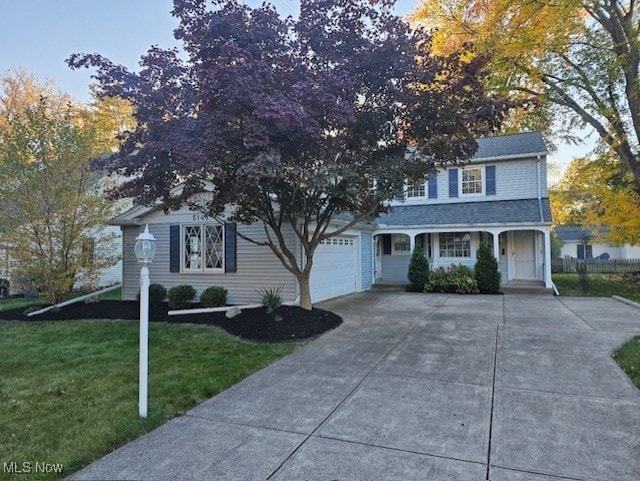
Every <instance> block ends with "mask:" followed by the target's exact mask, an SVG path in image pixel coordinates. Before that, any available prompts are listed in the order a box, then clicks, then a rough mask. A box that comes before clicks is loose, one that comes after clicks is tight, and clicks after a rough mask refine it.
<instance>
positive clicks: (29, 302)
mask: <svg viewBox="0 0 640 481" xmlns="http://www.w3.org/2000/svg"><path fill="white" fill-rule="evenodd" d="M45 302H46V301H44V299H42V298H40V297H30V298H27V299H25V298H23V297H10V298H9V299H0V311H6V310H9V309H17V308H18V307H24V308H25V309H26V308H27V307H29V306H33V305H34V304H44V303H45Z"/></svg>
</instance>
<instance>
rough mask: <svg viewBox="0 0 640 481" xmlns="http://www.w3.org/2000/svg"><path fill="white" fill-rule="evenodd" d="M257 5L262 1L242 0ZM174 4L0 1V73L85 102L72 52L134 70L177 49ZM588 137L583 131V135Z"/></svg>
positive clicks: (401, 0)
mask: <svg viewBox="0 0 640 481" xmlns="http://www.w3.org/2000/svg"><path fill="white" fill-rule="evenodd" d="M244 2H245V3H246V4H248V5H249V6H252V7H255V6H258V5H260V4H261V3H262V1H261V0H244ZM271 3H273V4H274V5H275V6H276V8H277V9H278V11H279V12H280V13H281V14H285V15H294V16H295V15H297V14H298V11H299V0H272V1H271ZM416 4H417V0H398V2H397V3H396V13H397V14H399V15H406V14H408V13H410V12H411V11H412V10H413V9H414V7H415V5H416ZM172 5H173V1H172V0H55V1H54V0H17V1H16V0H2V5H1V6H0V32H1V33H0V38H1V39H2V50H1V51H0V73H4V72H6V71H7V70H9V69H16V68H24V69H25V70H27V71H29V72H30V73H32V74H34V75H35V76H36V77H38V78H39V79H40V81H44V80H53V81H54V82H55V84H56V86H57V87H58V88H59V89H60V90H62V91H65V92H68V93H70V94H71V95H72V96H73V97H75V98H76V99H78V100H81V101H87V100H89V98H90V96H89V84H90V82H91V79H90V75H91V71H90V70H84V69H83V70H76V71H72V70H71V69H69V67H67V65H66V64H65V62H64V61H65V59H66V58H67V57H69V55H71V54H73V53H100V54H102V55H103V56H105V57H106V58H108V59H110V60H111V61H112V62H114V63H116V64H121V65H124V66H126V67H127V68H129V69H130V70H137V68H138V60H139V58H140V56H141V55H143V54H144V53H145V52H146V51H147V49H148V48H149V47H150V46H151V45H158V46H159V47H162V48H170V47H173V46H178V45H179V44H178V42H176V40H175V39H174V38H173V29H174V28H175V27H176V26H177V21H176V20H175V19H174V18H173V17H172V16H171V13H170V12H171V9H172ZM585 134H586V133H585ZM592 143H593V142H590V143H589V144H588V146H579V147H570V146H566V145H563V144H561V143H560V142H558V143H557V145H558V151H557V152H555V153H553V154H552V155H551V156H550V157H549V160H550V161H551V162H555V163H558V164H560V165H566V164H567V163H568V162H569V161H570V160H571V159H572V158H573V157H576V156H580V155H585V154H586V153H587V152H588V151H589V150H591V149H592V148H593V146H592Z"/></svg>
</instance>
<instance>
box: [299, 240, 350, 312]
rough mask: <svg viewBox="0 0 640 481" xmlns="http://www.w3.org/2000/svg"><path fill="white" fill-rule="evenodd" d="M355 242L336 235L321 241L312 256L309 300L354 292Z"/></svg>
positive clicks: (316, 300)
mask: <svg viewBox="0 0 640 481" xmlns="http://www.w3.org/2000/svg"><path fill="white" fill-rule="evenodd" d="M356 253H357V242H356V238H355V237H348V236H338V237H332V238H331V239H326V240H325V241H323V242H322V243H321V244H320V245H319V246H318V248H317V249H316V252H315V254H314V256H313V268H312V269H311V280H310V285H311V300H312V301H313V302H318V301H322V300H324V299H330V298H332V297H337V296H342V295H344V294H351V293H352V292H355V291H356V270H357V267H358V263H357V255H356Z"/></svg>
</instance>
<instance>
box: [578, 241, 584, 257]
mask: <svg viewBox="0 0 640 481" xmlns="http://www.w3.org/2000/svg"><path fill="white" fill-rule="evenodd" d="M578 259H584V244H578Z"/></svg>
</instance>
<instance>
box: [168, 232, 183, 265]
mask: <svg viewBox="0 0 640 481" xmlns="http://www.w3.org/2000/svg"><path fill="white" fill-rule="evenodd" d="M169 272H180V226H179V225H171V226H169Z"/></svg>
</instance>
